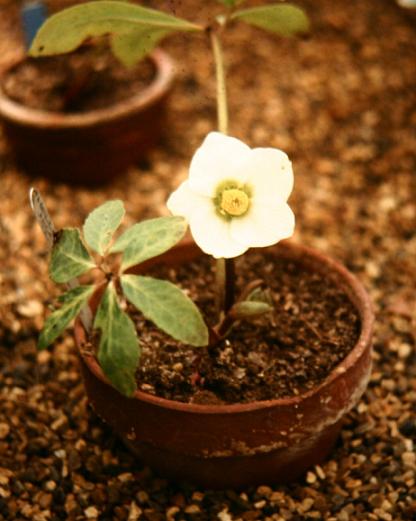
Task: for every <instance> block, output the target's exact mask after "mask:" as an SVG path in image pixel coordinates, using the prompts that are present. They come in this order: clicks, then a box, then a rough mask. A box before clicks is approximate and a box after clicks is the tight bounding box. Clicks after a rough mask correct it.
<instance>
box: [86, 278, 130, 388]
mask: <svg viewBox="0 0 416 521" xmlns="http://www.w3.org/2000/svg"><path fill="white" fill-rule="evenodd" d="M94 327H95V328H96V329H99V330H100V331H101V336H100V344H99V348H98V361H99V363H100V365H101V368H102V370H103V371H104V373H105V374H106V376H107V377H108V378H109V380H110V381H111V383H112V384H113V385H114V387H115V388H116V389H117V390H118V391H120V393H122V394H124V395H126V396H131V395H132V394H133V393H134V391H135V390H136V378H135V373H136V369H137V365H138V363H139V358H140V345H139V341H138V339H137V335H136V329H135V327H134V324H133V322H132V320H131V319H130V317H129V316H128V315H127V314H126V313H125V312H124V311H123V310H122V309H121V308H120V306H119V304H118V302H117V294H116V291H115V289H114V286H113V283H110V284H109V285H108V287H107V289H106V291H105V293H104V296H103V298H102V300H101V302H100V305H99V307H98V311H97V314H96V316H95V320H94Z"/></svg>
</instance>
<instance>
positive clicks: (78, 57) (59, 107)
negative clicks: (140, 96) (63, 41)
mask: <svg viewBox="0 0 416 521" xmlns="http://www.w3.org/2000/svg"><path fill="white" fill-rule="evenodd" d="M154 76H155V67H154V65H153V62H152V61H151V60H150V59H145V60H142V61H141V62H139V63H138V64H137V65H136V66H135V67H133V68H126V67H124V66H123V65H122V64H121V63H120V62H119V61H118V60H117V59H116V58H115V57H114V56H113V55H112V54H111V51H110V50H109V48H108V47H107V46H105V45H87V46H83V47H81V48H80V49H78V50H76V51H75V52H73V53H71V54H65V55H60V56H53V57H47V58H27V59H26V60H24V61H22V62H20V63H18V64H17V65H16V66H15V67H14V68H12V69H11V70H10V71H8V73H7V74H6V75H5V77H4V79H3V82H2V88H3V90H4V92H5V93H6V94H7V96H9V97H10V98H11V99H12V100H14V101H16V102H18V103H20V104H22V105H25V106H26V107H30V108H34V109H39V110H47V111H51V112H64V113H74V112H75V113H76V112H87V111H90V110H94V109H101V108H107V107H109V106H111V105H112V104H114V103H117V102H119V101H122V100H125V99H128V98H130V97H132V96H134V95H135V94H137V93H139V92H140V91H141V90H142V89H143V88H145V87H146V86H148V85H149V84H150V83H151V81H152V80H153V78H154Z"/></svg>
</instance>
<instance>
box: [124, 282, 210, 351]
mask: <svg viewBox="0 0 416 521" xmlns="http://www.w3.org/2000/svg"><path fill="white" fill-rule="evenodd" d="M121 287H122V289H123V293H124V295H125V296H126V298H127V299H128V300H129V301H130V302H131V303H132V304H133V305H134V306H136V308H137V309H139V310H140V311H141V312H142V313H143V315H144V316H145V317H146V318H147V319H149V320H151V321H152V322H154V323H155V324H156V325H157V326H158V327H160V329H163V331H165V332H166V333H168V334H169V335H170V336H172V337H173V338H175V339H176V340H180V341H181V342H184V343H186V344H190V345H193V346H205V345H207V344H208V329H207V326H206V325H205V322H204V320H203V318H202V316H201V314H200V312H199V310H198V308H197V307H196V306H195V304H194V303H193V302H192V300H190V299H189V298H188V297H187V296H186V295H185V293H184V292H183V291H181V290H180V289H179V288H178V287H176V286H174V285H173V284H171V283H170V282H167V281H163V280H158V279H154V278H152V277H142V276H138V275H123V276H122V277H121Z"/></svg>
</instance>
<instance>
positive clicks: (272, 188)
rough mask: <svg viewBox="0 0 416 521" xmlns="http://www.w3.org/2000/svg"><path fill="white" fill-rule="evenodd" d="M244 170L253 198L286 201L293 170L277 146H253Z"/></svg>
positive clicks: (291, 184) (290, 188) (291, 183)
mask: <svg viewBox="0 0 416 521" xmlns="http://www.w3.org/2000/svg"><path fill="white" fill-rule="evenodd" d="M244 170H245V171H246V176H247V182H248V183H249V184H250V185H251V188H252V190H253V194H252V197H253V198H254V199H259V200H263V201H271V200H274V201H276V202H278V201H287V199H288V197H289V195H290V193H291V191H292V188H293V171H292V163H291V162H290V160H289V158H288V157H287V155H286V154H285V153H284V152H282V151H281V150H278V149H277V148H253V150H251V153H250V157H249V158H248V159H247V160H246V162H245V164H244Z"/></svg>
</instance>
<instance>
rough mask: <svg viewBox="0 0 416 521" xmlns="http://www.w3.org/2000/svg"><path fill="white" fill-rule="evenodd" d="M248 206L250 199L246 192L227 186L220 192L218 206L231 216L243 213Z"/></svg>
mask: <svg viewBox="0 0 416 521" xmlns="http://www.w3.org/2000/svg"><path fill="white" fill-rule="evenodd" d="M249 206H250V199H249V197H248V195H247V194H246V192H244V191H243V190H239V189H238V188H229V189H227V190H224V191H223V192H222V194H221V202H220V207H221V210H223V211H224V212H225V213H226V214H228V215H231V216H232V217H239V216H241V215H244V214H245V213H246V212H247V210H248V208H249Z"/></svg>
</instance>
